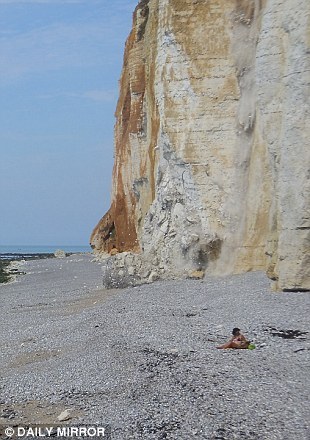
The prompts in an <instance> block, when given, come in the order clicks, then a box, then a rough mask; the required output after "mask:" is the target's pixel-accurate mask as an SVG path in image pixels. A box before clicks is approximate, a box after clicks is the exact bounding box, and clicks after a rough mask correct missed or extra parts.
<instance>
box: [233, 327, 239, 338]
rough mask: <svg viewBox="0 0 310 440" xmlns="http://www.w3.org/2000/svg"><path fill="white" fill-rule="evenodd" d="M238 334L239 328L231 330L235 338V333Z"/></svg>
mask: <svg viewBox="0 0 310 440" xmlns="http://www.w3.org/2000/svg"><path fill="white" fill-rule="evenodd" d="M239 332H240V328H238V327H235V328H234V329H233V331H232V334H233V335H234V336H235V335H236V334H237V333H239Z"/></svg>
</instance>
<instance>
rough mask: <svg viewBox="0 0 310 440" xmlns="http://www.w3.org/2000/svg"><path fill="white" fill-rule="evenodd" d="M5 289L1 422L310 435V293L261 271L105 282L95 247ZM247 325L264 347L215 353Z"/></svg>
mask: <svg viewBox="0 0 310 440" xmlns="http://www.w3.org/2000/svg"><path fill="white" fill-rule="evenodd" d="M23 270H24V271H25V272H26V273H27V275H26V276H23V277H18V278H17V281H16V282H15V283H11V284H7V285H1V286H0V295H1V301H0V307H1V314H2V316H4V317H5V318H4V319H3V320H2V321H1V322H0V332H1V339H2V346H3V350H2V352H1V358H0V369H1V373H2V374H1V375H2V379H1V398H0V408H1V412H0V424H2V426H5V424H7V425H10V426H17V425H18V424H19V423H33V424H38V423H43V424H44V423H49V424H54V425H57V423H59V421H58V419H57V417H58V416H59V415H60V414H61V413H63V412H64V411H67V413H66V414H68V419H67V420H66V421H65V422H63V423H66V424H68V425H69V426H70V425H77V424H84V425H85V424H88V425H90V424H97V425H105V424H107V425H109V426H110V427H111V431H112V439H113V440H127V439H145V440H149V439H150V440H152V439H171V440H172V439H178V440H180V439H181V440H183V439H184V440H188V439H208V440H215V439H222V440H232V439H237V440H240V439H247V440H248V439H249V440H282V439H283V440H284V439H299V440H306V439H307V438H308V435H309V424H308V420H309V412H308V407H309V405H308V400H309V376H308V375H307V371H308V370H307V367H308V366H309V333H308V331H309V330H308V314H307V307H308V306H309V294H308V293H307V292H294V293H292V292H285V293H273V292H271V291H270V288H269V283H268V280H267V278H266V276H265V275H264V274H263V273H261V272H250V273H246V274H243V275H234V276H229V277H221V278H220V277H206V278H205V279H204V280H182V281H167V282H155V283H152V284H147V285H142V286H138V287H132V288H128V289H118V290H114V289H110V290H106V289H103V288H102V263H100V262H93V261H92V256H90V255H72V256H70V257H67V258H64V259H56V258H55V259H46V260H39V261H27V262H26V263H25V265H24V268H23ZM235 326H238V327H240V328H241V329H242V331H243V332H244V333H245V335H246V336H247V337H248V338H249V339H251V340H252V341H253V342H254V343H255V344H256V346H257V349H256V350H252V351H250V350H217V349H216V348H215V347H216V346H217V345H218V344H219V343H222V342H224V341H225V340H226V339H227V338H228V337H229V335H230V332H231V329H232V328H233V327H235Z"/></svg>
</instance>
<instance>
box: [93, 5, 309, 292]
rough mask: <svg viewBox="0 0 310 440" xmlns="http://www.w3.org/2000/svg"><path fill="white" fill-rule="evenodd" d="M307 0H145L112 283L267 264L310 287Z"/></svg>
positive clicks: (100, 230) (127, 92) (102, 251)
mask: <svg viewBox="0 0 310 440" xmlns="http://www.w3.org/2000/svg"><path fill="white" fill-rule="evenodd" d="M309 17H310V6H309V2H308V1H307V0H299V1H297V0H286V1H284V0H232V1H229V2H227V1H226V0H209V1H205V0H141V1H140V2H139V3H138V5H137V7H136V10H135V12H134V16H133V29H132V31H131V34H130V36H129V38H128V40H127V42H126V47H125V54H124V65H123V71H122V75H121V80H120V96H119V101H118V105H117V109H116V125H115V163H114V169H113V188H112V203H111V208H110V210H109V211H108V212H107V213H106V214H105V216H104V217H103V218H102V219H101V220H100V222H99V223H98V225H97V226H96V227H95V229H94V231H93V234H92V236H91V246H92V247H93V249H94V250H95V252H96V253H97V254H99V255H102V256H103V257H106V256H107V255H110V254H116V255H113V256H110V257H109V258H108V259H107V264H106V272H105V275H104V277H105V284H106V285H107V286H109V285H110V286H121V285H127V284H137V283H139V282H143V281H145V280H147V281H153V280H155V279H162V278H174V277H184V276H185V277H201V276H203V274H204V273H205V272H206V271H207V272H208V273H210V274H228V273H240V272H244V271H249V270H265V271H266V273H267V275H268V276H269V277H270V278H271V279H272V280H273V283H274V288H275V289H281V290H309V289H310V272H309V271H310V269H309V268H310V254H309V248H310V246H309V244H310V238H309V223H310V215H309V200H310V198H309V187H310V185H309V163H310V149H309V137H310V130H309V85H308V84H309V79H310V73H309V72H310V61H309V50H310V47H309V46H310V37H309V22H310V19H309Z"/></svg>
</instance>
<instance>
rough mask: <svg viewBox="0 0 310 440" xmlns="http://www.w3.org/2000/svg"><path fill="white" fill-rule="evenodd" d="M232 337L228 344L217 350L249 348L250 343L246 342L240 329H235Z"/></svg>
mask: <svg viewBox="0 0 310 440" xmlns="http://www.w3.org/2000/svg"><path fill="white" fill-rule="evenodd" d="M232 334H233V335H232V337H231V338H230V340H229V341H228V342H226V344H224V345H220V346H219V347H216V348H248V347H249V345H250V342H249V341H247V340H246V338H245V337H244V336H243V334H242V333H241V332H240V328H237V327H235V328H234V329H233V331H232Z"/></svg>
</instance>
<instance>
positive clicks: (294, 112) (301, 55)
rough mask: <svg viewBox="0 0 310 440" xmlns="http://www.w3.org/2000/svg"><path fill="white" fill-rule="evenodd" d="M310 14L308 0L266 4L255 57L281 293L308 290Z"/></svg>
mask: <svg viewBox="0 0 310 440" xmlns="http://www.w3.org/2000/svg"><path fill="white" fill-rule="evenodd" d="M284 6H285V8H284ZM309 10H310V5H309V2H307V1H305V0H304V1H296V0H289V1H287V2H285V5H284V4H283V2H280V1H279V0H278V1H269V2H267V5H266V8H265V10H264V15H263V21H262V29H261V32H260V37H259V41H258V45H257V53H256V70H257V75H256V82H257V91H258V92H257V95H258V96H257V107H258V111H259V114H260V121H261V123H260V130H261V133H262V137H263V139H264V142H265V143H266V146H267V151H268V161H269V166H270V170H271V176H272V204H271V211H270V218H269V225H270V230H271V234H270V235H269V237H268V243H267V252H268V255H269V257H270V266H269V267H270V270H271V271H273V272H274V276H275V278H278V281H277V285H278V287H279V288H281V289H299V288H301V287H302V288H304V289H309V288H310V252H309V251H310V238H309V226H310V213H309V193H310V192H309V169H310V147H309V134H310V129H309V80H310V59H309V44H310V41H309V25H310V19H309Z"/></svg>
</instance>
